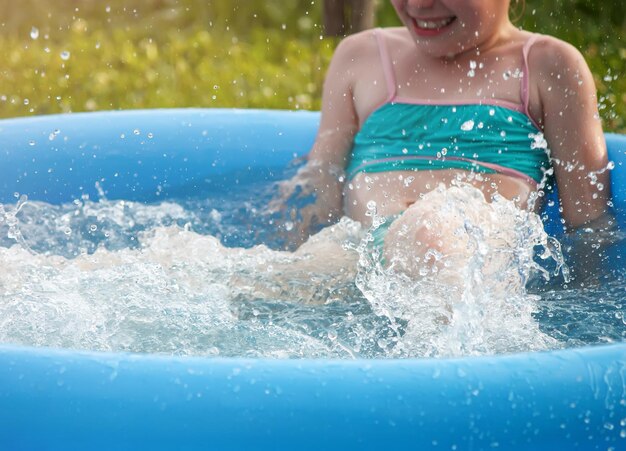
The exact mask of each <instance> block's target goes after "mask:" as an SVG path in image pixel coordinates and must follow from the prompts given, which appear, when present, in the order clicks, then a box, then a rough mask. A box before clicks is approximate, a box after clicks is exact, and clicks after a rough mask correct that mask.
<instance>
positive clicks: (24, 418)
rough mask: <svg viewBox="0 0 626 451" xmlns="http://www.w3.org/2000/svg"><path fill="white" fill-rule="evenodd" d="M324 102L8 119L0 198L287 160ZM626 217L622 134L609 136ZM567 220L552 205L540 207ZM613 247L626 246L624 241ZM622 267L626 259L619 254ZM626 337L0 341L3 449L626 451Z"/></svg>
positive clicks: (236, 172) (257, 167)
mask: <svg viewBox="0 0 626 451" xmlns="http://www.w3.org/2000/svg"><path fill="white" fill-rule="evenodd" d="M318 120H319V116H318V114H316V113H306V112H286V111H273V112H269V111H252V110H196V109H185V110H154V111H125V112H109V113H89V114H71V115H59V116H47V117H33V118H23V119H10V120H2V121H0V156H1V158H2V164H1V165H0V203H15V202H16V193H18V194H26V195H27V196H28V198H29V199H34V200H41V201H46V202H49V203H63V202H71V201H72V200H74V199H77V198H81V196H84V195H89V196H91V197H92V198H98V196H99V195H101V194H102V193H105V194H106V197H107V198H108V199H128V200H139V201H147V202H150V201H157V200H160V199H166V198H168V197H170V196H177V195H181V193H185V192H189V191H190V190H195V189H198V188H199V187H202V189H210V188H211V186H221V187H224V186H228V185H229V184H232V183H234V181H235V180H237V179H238V178H241V177H258V176H259V174H271V173H273V171H277V170H280V168H284V167H285V165H286V164H287V163H288V162H289V161H290V160H292V159H293V158H294V156H297V155H299V154H302V153H304V152H306V151H307V150H308V148H309V146H310V144H311V143H312V141H313V139H314V136H315V131H316V127H317V123H318ZM606 138H607V144H608V146H609V151H610V158H611V160H612V161H613V162H614V163H615V168H614V170H613V171H612V192H613V205H614V208H615V214H616V216H617V218H618V221H619V224H620V227H621V228H622V229H623V228H624V227H625V226H626V167H625V166H626V137H624V136H619V135H607V137H606ZM546 215H547V216H549V219H550V221H551V224H552V225H551V226H550V227H553V228H555V230H556V229H558V210H557V209H556V207H553V208H552V209H551V210H550V211H548V212H547V213H546ZM617 258H621V259H623V256H622V255H620V253H619V252H618V253H617ZM615 264H622V265H623V261H616V262H615ZM625 381H626V344H622V343H620V344H611V345H603V346H595V347H586V348H581V349H570V350H561V351H552V352H540V353H523V354H514V355H503V356H494V357H472V358H462V359H406V360H353V361H341V360H322V359H320V360H271V359H241V358H228V359H227V358H195V357H194V358H192V357H168V356H160V355H143V354H121V353H98V352H83V351H74V350H61V349H50V348H30V347H23V346H15V345H11V344H3V345H0V449H11V450H21V449H29V450H30V449H33V450H34V449H37V450H39V449H144V448H146V449H196V448H202V449H317V450H320V449H321V450H326V449H342V450H344V449H381V448H409V449H420V450H421V449H444V450H464V449H472V450H481V449H492V448H498V449H505V450H544V449H545V450H555V449H568V450H570V449H581V450H589V449H594V450H595V449H597V450H608V449H613V450H618V449H626V382H625Z"/></svg>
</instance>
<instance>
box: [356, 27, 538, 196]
mask: <svg viewBox="0 0 626 451" xmlns="http://www.w3.org/2000/svg"><path fill="white" fill-rule="evenodd" d="M375 34H376V38H377V42H378V48H379V51H380V55H381V59H382V63H383V69H384V73H385V81H386V84H387V90H388V94H389V95H388V98H387V99H386V101H385V102H384V103H383V105H382V106H380V107H378V108H377V109H375V110H374V112H372V113H371V114H370V116H369V117H368V118H367V119H366V120H365V122H364V123H363V125H362V127H361V129H360V130H359V131H358V133H357V134H356V136H355V137H354V144H353V147H352V153H351V159H350V163H349V165H348V168H347V174H348V178H349V179H351V178H353V177H354V176H355V175H356V174H358V173H359V172H385V171H394V170H396V171H397V170H436V169H464V170H468V171H475V172H483V173H494V172H499V173H503V174H506V175H511V176H514V177H519V178H522V179H524V180H526V181H527V182H529V183H531V184H533V185H534V184H537V183H540V182H542V180H543V178H544V174H545V171H546V170H547V169H548V168H549V167H550V159H549V154H548V150H547V148H546V145H545V141H544V139H543V134H542V133H541V131H540V127H539V126H538V125H537V124H536V123H535V122H534V121H533V119H532V118H531V117H530V114H529V112H528V98H529V89H528V69H527V66H528V53H529V51H530V47H531V46H532V44H533V43H534V42H535V40H536V38H537V37H538V36H539V35H533V36H532V37H531V38H530V39H529V40H528V41H527V42H526V43H525V44H524V47H523V72H522V83H521V85H522V86H521V98H522V103H521V104H516V103H513V102H509V101H506V100H498V99H485V100H481V101H478V102H473V101H462V102H455V103H452V102H447V101H436V100H416V99H409V98H401V97H398V96H397V93H396V90H397V87H396V86H397V83H396V80H395V76H394V71H393V65H392V62H391V59H390V58H389V54H388V51H387V49H386V45H385V42H384V41H383V38H382V36H381V33H376V32H375Z"/></svg>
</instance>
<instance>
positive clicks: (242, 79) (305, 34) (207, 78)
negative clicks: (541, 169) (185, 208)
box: [0, 0, 626, 132]
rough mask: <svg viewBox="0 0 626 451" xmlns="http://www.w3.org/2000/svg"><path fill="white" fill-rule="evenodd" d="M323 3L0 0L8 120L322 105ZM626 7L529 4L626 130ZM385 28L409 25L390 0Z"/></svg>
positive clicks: (0, 97)
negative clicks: (577, 59) (584, 66)
mask: <svg viewBox="0 0 626 451" xmlns="http://www.w3.org/2000/svg"><path fill="white" fill-rule="evenodd" d="M320 3H321V2H320V0H314V1H311V0H307V1H302V0H292V1H290V2H284V1H282V0H281V1H278V0H264V1H263V2H260V1H259V2H256V1H253V0H232V1H228V2H227V1H213V2H211V1H204V0H203V1H201V0H111V1H109V2H97V1H96V2H94V1H90V0H56V1H55V2H49V1H48V0H22V1H20V2H14V1H12V0H0V7H2V8H3V11H4V15H3V16H4V18H5V19H4V21H3V22H1V23H0V52H1V53H2V54H3V55H5V58H4V61H3V65H2V68H1V69H0V117H14V116H25V115H38V114H50V113H57V112H70V111H94V110H110V109H135V108H157V107H160V108H165V107H190V106H197V107H241V108H286V109H319V107H320V100H321V99H320V98H321V88H322V82H323V77H324V73H325V70H326V67H327V66H328V63H329V61H330V58H331V56H332V52H333V49H334V48H335V46H336V45H337V42H338V41H337V39H334V38H323V37H321V27H320V25H319V24H320ZM622 3H623V2H622V1H621V0H617V1H616V2H615V4H613V3H612V2H603V3H600V2H594V1H591V0H578V1H574V0H571V1H569V3H568V2H566V0H544V1H541V2H540V1H538V0H527V2H526V8H525V12H524V15H523V17H522V19H520V21H519V22H518V23H519V24H520V25H522V26H523V27H524V28H526V29H529V30H533V31H542V32H545V33H549V34H553V35H556V36H558V37H560V38H562V39H565V40H567V41H569V42H571V43H573V44H574V45H575V46H577V47H578V48H579V49H580V50H581V51H582V52H583V54H584V55H585V56H586V58H587V60H588V62H589V65H590V67H591V69H592V71H593V73H594V77H595V79H596V84H597V86H598V93H599V99H600V108H601V115H602V117H603V120H604V124H605V129H606V130H607V131H618V132H626V75H625V72H626V22H623V23H622V22H620V21H623V17H624V14H623V13H624V11H623V10H624V9H626V7H625V6H624V5H622ZM620 8H621V9H620ZM620 14H621V15H620ZM378 22H379V24H381V25H383V26H385V25H395V24H397V19H396V18H395V15H394V13H393V11H392V10H391V8H390V6H389V5H388V2H386V1H383V2H382V4H381V7H380V8H379V16H378ZM67 52H69V53H67ZM68 55H69V57H67V56H68ZM64 58H65V59H64Z"/></svg>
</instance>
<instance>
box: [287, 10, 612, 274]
mask: <svg viewBox="0 0 626 451" xmlns="http://www.w3.org/2000/svg"><path fill="white" fill-rule="evenodd" d="M391 2H392V4H393V6H394V8H395V9H396V11H397V13H398V16H399V17H400V19H401V20H402V23H403V24H404V26H403V27H399V28H387V29H376V30H368V31H365V32H362V33H359V34H356V35H352V36H350V37H348V38H346V39H345V40H343V41H342V42H341V43H340V45H339V46H338V47H337V50H336V52H335V55H334V57H333V59H332V62H331V64H330V66H329V69H328V73H327V77H326V81H325V85H324V94H323V102H322V118H321V123H320V127H319V132H318V135H317V138H316V141H315V143H314V145H313V148H312V149H311V151H310V154H309V156H308V162H307V164H306V165H305V166H304V167H303V168H302V169H301V170H300V171H299V172H298V174H297V175H296V176H295V177H294V178H293V179H292V180H290V181H288V182H285V183H283V184H282V186H281V191H282V195H283V198H285V197H290V196H292V197H293V196H294V195H297V196H304V195H310V194H312V193H314V194H315V202H314V203H312V204H310V205H308V206H307V207H305V208H304V209H302V210H301V212H300V214H301V216H300V219H301V221H300V223H299V230H300V231H302V232H304V231H307V230H308V229H309V228H310V227H311V226H312V225H314V224H315V223H316V222H317V223H320V224H326V223H329V222H331V221H334V220H335V219H336V218H338V217H340V216H342V215H347V216H348V217H350V218H352V219H354V220H357V221H360V222H361V223H363V224H365V225H370V224H371V221H372V217H373V215H372V212H373V210H375V213H376V215H375V216H377V217H382V218H383V219H382V221H381V222H383V225H382V227H380V228H379V229H378V231H377V232H375V237H374V239H375V241H378V244H380V246H382V247H383V249H384V251H383V257H384V260H389V261H390V260H392V259H398V258H399V255H400V254H403V255H404V257H405V258H406V257H407V256H409V255H411V256H413V257H409V259H411V258H413V259H415V258H416V259H417V260H419V255H420V254H424V252H425V251H424V250H425V249H431V250H432V249H433V248H434V249H435V250H436V251H439V252H442V253H444V254H445V253H447V252H456V251H457V250H458V249H457V248H458V246H456V248H455V245H454V242H455V240H453V239H451V238H453V237H452V236H451V235H452V234H455V233H456V232H457V231H458V228H459V226H460V225H462V224H463V218H459V217H458V214H456V216H455V215H454V214H452V215H451V216H445V215H443V213H441V211H440V208H439V207H441V206H442V205H441V202H445V201H446V199H449V198H450V196H447V195H444V194H442V193H444V192H445V191H446V190H449V189H454V187H453V185H455V184H458V180H463V183H464V184H465V185H471V186H472V187H474V188H475V189H477V190H480V192H482V194H483V195H484V197H485V199H486V202H485V204H486V203H488V202H492V201H493V199H500V198H504V199H508V200H509V201H511V202H514V203H515V204H516V205H517V207H519V208H521V209H530V210H537V209H538V205H537V204H538V203H537V202H536V199H537V198H538V197H541V196H542V195H543V193H542V190H543V189H544V188H545V187H546V186H547V184H549V183H551V180H552V174H553V175H554V178H555V180H556V185H557V186H558V192H559V193H560V202H561V208H562V217H563V219H564V221H565V225H566V226H567V227H569V228H577V227H580V226H583V225H587V226H588V225H589V224H591V223H594V222H597V221H600V220H601V219H600V218H602V217H603V216H604V215H605V213H606V208H607V207H606V206H607V201H608V200H609V198H610V193H609V190H608V188H604V189H603V187H608V186H609V180H608V171H606V170H605V168H606V167H607V163H608V161H607V153H606V146H605V143H604V136H603V132H602V127H601V123H600V120H599V115H598V110H597V102H596V90H595V86H594V82H593V78H592V75H591V73H590V70H589V68H588V66H587V64H586V63H585V61H584V59H583V57H582V56H581V54H580V53H579V52H578V51H577V50H576V49H575V48H574V47H572V46H571V45H569V44H567V43H565V42H562V41H560V40H558V39H556V38H553V37H550V36H545V35H539V34H532V33H529V32H526V31H523V30H520V29H518V28H516V27H515V26H513V24H512V23H511V21H510V19H509V15H508V12H509V6H510V1H509V0H391ZM546 143H547V145H546ZM451 187H452V188H451ZM436 188H437V189H436ZM436 192H439V194H436ZM429 193H430V194H429ZM452 197H454V196H452ZM442 215H443V216H442ZM476 217H481V213H476ZM501 227H502V228H506V227H514V224H508V225H507V224H505V223H503V224H501ZM409 266H410V265H409ZM405 267H406V264H405ZM405 269H406V268H405Z"/></svg>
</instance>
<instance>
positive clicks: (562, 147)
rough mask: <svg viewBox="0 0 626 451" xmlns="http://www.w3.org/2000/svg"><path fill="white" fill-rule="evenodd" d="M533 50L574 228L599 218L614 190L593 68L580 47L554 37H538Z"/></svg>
mask: <svg viewBox="0 0 626 451" xmlns="http://www.w3.org/2000/svg"><path fill="white" fill-rule="evenodd" d="M530 56H531V60H530V67H531V70H533V72H532V73H531V75H530V77H531V83H532V82H533V80H532V78H533V77H536V83H534V86H536V89H537V90H538V97H539V99H540V103H541V109H542V114H541V118H542V122H543V128H544V135H545V138H546V140H547V142H548V145H549V148H550V151H551V158H552V163H553V166H554V171H555V176H556V182H557V187H558V190H559V195H560V200H561V207H562V208H563V212H562V216H563V219H565V222H566V225H567V226H568V227H571V228H576V227H580V226H583V225H589V224H590V223H593V222H594V221H595V222H598V221H599V220H601V219H600V218H602V217H603V216H604V215H605V213H606V212H607V202H608V201H609V200H610V197H611V193H610V180H609V171H608V170H607V165H608V156H607V151H606V144H605V140H604V134H603V132H602V124H601V121H600V116H599V114H598V104H597V100H596V87H595V84H594V81H593V76H592V75H591V71H590V70H589V67H588V66H587V63H586V62H585V60H584V58H583V56H582V55H581V54H580V53H579V52H578V50H576V49H575V48H574V47H573V46H571V45H569V44H566V43H564V42H562V41H559V40H557V39H554V38H548V37H546V38H545V39H542V40H541V41H540V42H537V44H535V47H533V50H532V52H531V55H530Z"/></svg>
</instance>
